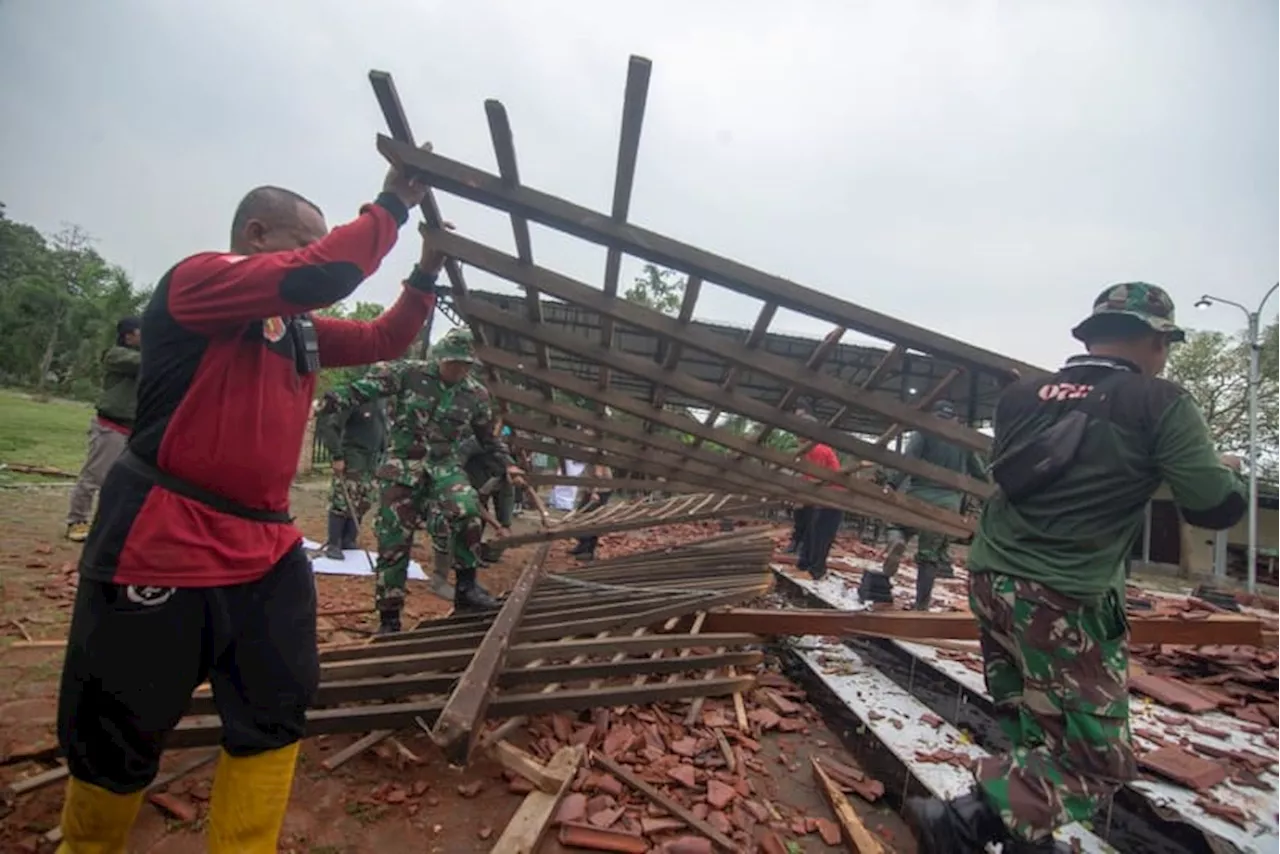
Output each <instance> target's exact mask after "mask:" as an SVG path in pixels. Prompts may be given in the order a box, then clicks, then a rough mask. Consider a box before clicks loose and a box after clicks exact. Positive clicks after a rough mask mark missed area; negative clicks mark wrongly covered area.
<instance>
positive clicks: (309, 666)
mask: <svg viewBox="0 0 1280 854" xmlns="http://www.w3.org/2000/svg"><path fill="white" fill-rule="evenodd" d="M206 678H207V679H208V680H209V683H210V685H211V687H212V689H213V698H214V704H215V705H216V706H217V709H218V715H219V717H221V719H222V746H223V748H224V749H225V750H226V751H227V752H228V753H229V754H231V755H232V756H252V755H254V754H257V753H263V752H265V751H268V750H274V749H276V748H280V747H286V746H288V745H290V744H292V743H294V742H295V741H297V740H298V739H300V738H301V737H302V734H303V729H304V727H305V725H306V711H307V707H308V706H309V705H310V704H311V700H312V698H313V697H314V696H315V691H316V686H317V684H318V683H319V681H320V662H319V655H318V653H317V650H316V586H315V577H314V576H313V575H312V572H311V562H310V561H308V560H307V557H306V555H305V554H304V553H303V551H302V549H301V548H300V547H299V546H295V547H294V548H293V549H291V550H290V551H289V552H288V553H287V554H286V555H285V556H284V557H283V558H281V559H280V561H279V562H278V563H277V564H276V565H275V566H274V567H272V569H271V571H270V572H269V573H268V574H267V575H266V576H264V577H263V578H261V579H259V580H258V581H254V582H250V583H248V584H238V585H235V586H232V587H213V588H182V589H175V588H162V587H138V586H125V585H119V584H111V583H108V582H101V581H90V580H88V579H85V578H81V579H80V587H79V590H78V591H77V593H76V603H75V610H74V612H73V613H72V617H71V633H70V637H69V639H68V641H67V657H66V661H65V663H64V665H63V669H62V688H61V694H60V696H59V698H58V739H59V741H60V742H61V745H62V749H63V750H64V751H65V752H66V755H67V764H68V766H69V767H70V769H71V774H72V775H73V776H74V777H76V779H79V780H83V781H85V782H88V783H92V784H94V785H96V786H100V787H102V788H104V789H108V790H110V791H113V792H116V793H118V794H129V793H131V792H136V791H138V790H140V789H143V788H145V787H146V786H147V785H148V784H149V783H150V782H151V781H152V779H154V778H155V776H156V771H157V769H158V767H159V764H160V754H161V751H162V750H163V745H164V739H165V736H166V735H167V734H168V733H169V731H170V730H172V729H173V728H174V727H175V726H176V725H177V723H178V721H179V719H180V718H181V717H182V716H183V714H184V713H185V712H186V710H187V708H188V706H189V705H190V703H191V693H192V691H194V690H195V688H196V687H197V686H198V685H199V684H200V683H201V682H203V681H204V680H205V679H206Z"/></svg>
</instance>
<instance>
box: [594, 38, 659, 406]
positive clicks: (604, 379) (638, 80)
mask: <svg viewBox="0 0 1280 854" xmlns="http://www.w3.org/2000/svg"><path fill="white" fill-rule="evenodd" d="M652 70H653V63H651V62H650V61H649V60H648V59H645V58H644V57H643V56H632V57H631V60H630V62H629V63H628V64H627V86H626V89H625V91H624V92H623V96H622V130H621V131H620V132H619V134H618V159H617V163H616V167H615V170H614V176H613V204H612V206H611V208H610V211H609V217H610V219H612V220H613V221H614V222H617V223H625V222H626V221H627V212H628V211H629V210H630V209H631V190H632V188H633V187H634V186H635V180H636V161H637V159H638V158H639V155H640V131H641V129H642V128H643V127H644V108H645V103H646V102H647V101H648V99H649V75H650V72H651V71H652ZM621 273H622V252H621V251H620V250H619V249H618V248H617V247H615V246H610V247H609V249H608V252H606V253H605V259H604V292H605V293H606V294H608V295H609V296H615V295H616V294H617V293H618V277H619V276H620V275H621ZM600 346H601V347H603V348H604V349H606V350H610V349H613V320H612V319H610V318H601V322H600ZM596 382H597V384H598V385H599V387H600V388H608V387H609V369H608V368H606V367H604V366H601V368H600V373H599V376H598V378H597V380H596Z"/></svg>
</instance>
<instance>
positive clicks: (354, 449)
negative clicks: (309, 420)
mask: <svg viewBox="0 0 1280 854" xmlns="http://www.w3.org/2000/svg"><path fill="white" fill-rule="evenodd" d="M316 434H317V435H318V436H319V437H320V441H321V442H323V443H324V446H325V447H326V448H327V449H328V451H329V456H330V458H331V459H332V465H333V482H332V484H331V485H330V487H329V532H328V537H327V539H326V541H325V545H324V550H323V554H324V556H325V557H327V558H331V559H333V560H342V559H343V555H342V550H343V549H354V548H356V547H357V545H356V535H357V533H358V532H359V529H360V525H361V524H362V523H363V522H364V517H365V514H366V513H368V512H369V508H370V507H371V506H373V502H374V500H375V499H376V498H377V493H378V490H377V487H376V484H375V481H374V473H375V472H376V471H377V469H378V465H379V464H380V463H381V461H382V452H383V448H384V447H385V446H386V443H387V415H386V411H385V406H384V405H383V403H382V401H380V400H371V401H368V402H367V403H363V404H360V405H359V406H353V407H351V408H350V409H345V410H342V411H340V412H335V413H333V414H332V415H326V416H324V417H322V418H318V419H317V420H316ZM348 498H350V499H351V505H352V506H349V505H348V504H347V499H348Z"/></svg>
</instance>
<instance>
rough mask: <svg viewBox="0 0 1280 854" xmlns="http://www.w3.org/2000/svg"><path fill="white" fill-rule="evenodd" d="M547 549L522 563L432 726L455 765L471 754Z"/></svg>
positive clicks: (545, 558) (440, 745)
mask: <svg viewBox="0 0 1280 854" xmlns="http://www.w3.org/2000/svg"><path fill="white" fill-rule="evenodd" d="M550 550H551V549H550V546H545V545H544V546H543V547H542V548H540V549H538V550H537V552H535V553H534V555H533V557H531V558H530V559H529V562H528V563H527V564H525V567H524V569H523V570H522V571H521V572H520V577H519V578H518V579H516V583H515V586H514V587H512V588H511V592H510V593H509V594H508V595H507V598H506V599H505V600H504V601H503V603H502V608H501V609H500V610H499V611H498V616H496V617H494V618H493V623H491V624H490V626H489V630H488V631H487V632H485V636H484V640H482V641H480V646H479V647H477V648H476V654H475V656H474V657H473V658H472V659H471V663H470V664H468V665H467V669H466V670H464V671H463V673H462V677H461V678H460V679H458V685H457V687H456V688H454V689H453V693H452V694H451V695H450V696H449V700H448V702H446V703H445V705H444V708H443V709H442V710H441V711H440V717H439V718H437V719H436V723H435V726H434V727H432V729H431V740H432V741H434V742H435V743H436V744H437V745H438V746H439V747H440V749H441V750H442V751H443V752H444V755H445V756H446V757H447V758H448V759H449V761H450V762H452V763H454V764H455V765H465V764H466V762H467V759H468V757H469V756H470V754H471V747H472V745H473V744H474V743H475V739H476V737H477V736H478V735H479V728H480V723H481V722H482V721H483V720H484V712H485V709H486V708H487V707H488V705H489V700H490V699H491V698H492V696H493V689H494V686H495V685H496V684H497V681H498V674H499V673H501V672H502V666H503V664H505V663H506V660H507V650H508V648H509V647H510V646H511V639H512V638H513V637H514V636H515V634H516V632H517V631H518V629H519V627H520V620H521V618H522V617H523V616H524V610H525V606H527V605H528V604H529V598H530V597H531V596H532V595H533V589H534V587H536V586H537V584H538V581H539V580H540V579H541V578H542V575H543V573H544V572H545V571H546V562H547V555H548V554H549V553H550Z"/></svg>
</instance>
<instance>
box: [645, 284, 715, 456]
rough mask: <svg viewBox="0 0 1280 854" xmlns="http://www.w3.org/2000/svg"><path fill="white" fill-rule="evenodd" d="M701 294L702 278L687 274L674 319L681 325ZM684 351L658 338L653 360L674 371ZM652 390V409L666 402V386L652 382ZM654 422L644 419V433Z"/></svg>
mask: <svg viewBox="0 0 1280 854" xmlns="http://www.w3.org/2000/svg"><path fill="white" fill-rule="evenodd" d="M701 294H702V280H701V279H699V278H698V277H697V276H689V277H688V278H686V279H685V282H684V296H683V297H682V298H681V300H680V314H679V315H677V317H676V320H677V321H678V322H679V323H680V324H681V325H682V326H688V325H689V322H690V321H691V320H693V311H694V307H695V306H696V305H697V303H698V297H699V296H700V295H701ZM683 353H684V345H682V344H681V343H680V342H679V341H671V340H668V339H666V338H659V339H658V350H657V352H656V353H654V362H656V363H657V364H659V365H662V369H663V370H664V371H674V370H675V369H676V366H677V365H679V364H680V356H681V355H683ZM651 388H652V391H651V393H650V396H649V402H650V403H651V404H652V405H653V408H654V409H661V408H662V407H663V406H664V405H665V404H666V402H667V387H666V386H665V385H659V384H658V383H653V384H652V385H651ZM655 426H656V425H655V423H654V422H652V421H646V422H645V423H644V429H645V432H646V433H652V432H653V428H654V427H655Z"/></svg>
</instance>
